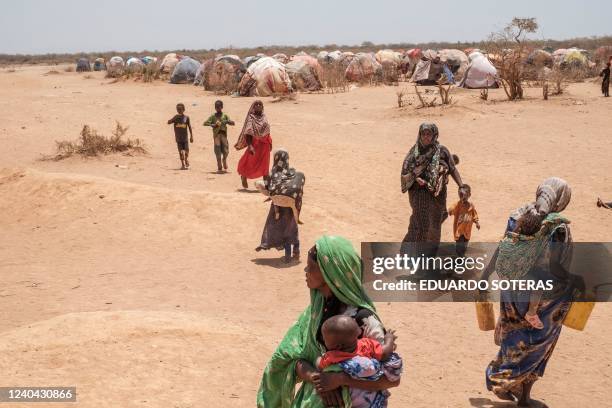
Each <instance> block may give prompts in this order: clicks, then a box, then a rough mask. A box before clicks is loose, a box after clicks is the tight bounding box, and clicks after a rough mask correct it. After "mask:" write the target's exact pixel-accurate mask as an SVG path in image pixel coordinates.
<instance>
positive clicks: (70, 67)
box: [64, 65, 74, 72]
mask: <svg viewBox="0 0 612 408" xmlns="http://www.w3.org/2000/svg"><path fill="white" fill-rule="evenodd" d="M64 72H74V67H73V66H72V65H68V66H67V67H66V68H64Z"/></svg>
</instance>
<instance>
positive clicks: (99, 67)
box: [93, 58, 106, 71]
mask: <svg viewBox="0 0 612 408" xmlns="http://www.w3.org/2000/svg"><path fill="white" fill-rule="evenodd" d="M93 70H94V71H105V70H106V63H105V61H104V58H96V59H95V60H94V63H93Z"/></svg>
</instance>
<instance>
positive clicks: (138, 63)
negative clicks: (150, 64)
mask: <svg viewBox="0 0 612 408" xmlns="http://www.w3.org/2000/svg"><path fill="white" fill-rule="evenodd" d="M144 66H145V64H144V62H142V60H141V59H140V58H137V57H130V58H128V59H127V61H126V62H125V68H126V69H127V70H128V71H129V72H142V70H143V69H144Z"/></svg>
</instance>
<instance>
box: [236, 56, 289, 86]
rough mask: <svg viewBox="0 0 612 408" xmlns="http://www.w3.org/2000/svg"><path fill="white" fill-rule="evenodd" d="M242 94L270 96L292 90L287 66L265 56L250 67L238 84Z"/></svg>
mask: <svg viewBox="0 0 612 408" xmlns="http://www.w3.org/2000/svg"><path fill="white" fill-rule="evenodd" d="M238 88H239V91H238V92H239V93H240V95H241V96H270V95H276V94H287V93H289V92H290V91H291V80H290V79H289V75H288V74H287V71H286V69H285V66H284V65H283V64H281V63H280V62H278V61H277V60H275V59H274V58H271V57H263V58H261V59H259V60H257V61H255V62H254V63H252V64H251V66H249V67H248V69H247V71H246V73H245V74H244V75H243V76H242V79H241V80H240V84H239V86H238Z"/></svg>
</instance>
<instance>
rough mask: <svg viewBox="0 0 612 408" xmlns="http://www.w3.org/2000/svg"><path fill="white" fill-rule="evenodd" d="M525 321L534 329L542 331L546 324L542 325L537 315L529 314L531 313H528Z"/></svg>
mask: <svg viewBox="0 0 612 408" xmlns="http://www.w3.org/2000/svg"><path fill="white" fill-rule="evenodd" d="M525 320H527V322H529V324H530V325H531V327H533V328H534V329H538V330H542V329H543V328H544V323H542V321H541V320H540V317H539V316H538V314H537V313H534V314H529V312H527V314H526V315H525Z"/></svg>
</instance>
